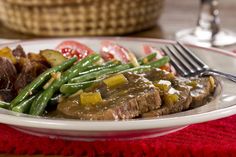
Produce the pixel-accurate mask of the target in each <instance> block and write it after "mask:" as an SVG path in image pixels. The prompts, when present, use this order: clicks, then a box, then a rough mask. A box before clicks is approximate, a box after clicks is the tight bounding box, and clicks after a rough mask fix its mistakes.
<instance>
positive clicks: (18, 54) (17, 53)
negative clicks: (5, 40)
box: [12, 45, 26, 58]
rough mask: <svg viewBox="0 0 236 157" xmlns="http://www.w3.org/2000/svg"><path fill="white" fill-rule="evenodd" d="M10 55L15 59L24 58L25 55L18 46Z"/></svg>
mask: <svg viewBox="0 0 236 157" xmlns="http://www.w3.org/2000/svg"><path fill="white" fill-rule="evenodd" d="M12 54H13V55H14V56H15V57H24V58H25V57H26V53H25V51H24V50H23V48H22V47H21V45H18V46H17V47H16V48H15V49H13V50H12Z"/></svg>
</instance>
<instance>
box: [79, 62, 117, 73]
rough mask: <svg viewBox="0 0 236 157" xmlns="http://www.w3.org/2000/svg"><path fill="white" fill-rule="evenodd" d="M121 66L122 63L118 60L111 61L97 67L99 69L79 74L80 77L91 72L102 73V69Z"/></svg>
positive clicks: (95, 68)
mask: <svg viewBox="0 0 236 157" xmlns="http://www.w3.org/2000/svg"><path fill="white" fill-rule="evenodd" d="M120 64H121V62H120V61H117V60H113V61H109V62H107V63H105V64H104V65H101V66H97V67H94V68H91V69H88V70H86V71H83V72H81V73H79V75H85V74H88V73H91V72H95V71H100V70H102V69H106V68H111V67H115V66H118V65H120Z"/></svg>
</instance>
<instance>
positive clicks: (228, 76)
mask: <svg viewBox="0 0 236 157" xmlns="http://www.w3.org/2000/svg"><path fill="white" fill-rule="evenodd" d="M202 75H215V76H220V77H224V78H226V79H228V80H231V81H233V82H235V83H236V76H235V75H232V74H228V73H224V72H221V71H217V70H213V69H209V70H207V71H205V72H203V73H202Z"/></svg>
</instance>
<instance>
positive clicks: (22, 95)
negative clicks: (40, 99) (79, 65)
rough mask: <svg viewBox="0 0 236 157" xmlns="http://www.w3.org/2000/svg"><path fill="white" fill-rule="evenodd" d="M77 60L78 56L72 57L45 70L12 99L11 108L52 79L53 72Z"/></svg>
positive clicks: (61, 69) (65, 67) (66, 67)
mask: <svg viewBox="0 0 236 157" xmlns="http://www.w3.org/2000/svg"><path fill="white" fill-rule="evenodd" d="M76 60H77V58H76V57H74V58H71V59H69V60H67V61H65V62H64V63H62V64H61V65H58V66H55V67H53V68H50V69H48V70H46V71H45V72H43V73H42V74H41V75H39V76H38V77H37V78H36V79H35V80H34V81H32V82H31V83H30V84H28V85H27V86H26V87H25V88H24V89H22V90H21V92H20V93H19V94H18V95H17V97H16V98H15V99H13V100H12V101H11V105H10V108H13V107H15V106H16V105H17V104H18V103H20V102H22V101H23V100H24V99H25V98H27V97H28V96H30V95H32V94H33V93H34V92H35V90H36V89H37V88H39V87H40V86H42V85H43V83H45V82H46V81H47V80H48V79H50V75H51V73H53V72H58V71H63V70H65V69H68V68H69V67H70V66H72V65H73V63H74V62H75V61H76Z"/></svg>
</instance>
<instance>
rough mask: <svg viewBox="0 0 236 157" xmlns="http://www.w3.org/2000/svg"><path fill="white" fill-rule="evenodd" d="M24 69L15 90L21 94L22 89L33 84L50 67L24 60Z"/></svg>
mask: <svg viewBox="0 0 236 157" xmlns="http://www.w3.org/2000/svg"><path fill="white" fill-rule="evenodd" d="M23 60H24V61H23V63H22V68H21V71H20V73H19V74H18V76H17V79H16V81H15V83H14V87H15V90H16V91H17V92H18V93H19V92H20V90H21V89H22V88H24V87H25V86H26V85H27V84H29V83H30V82H32V81H33V80H34V79H35V78H36V77H37V76H38V75H40V74H41V73H42V72H44V71H45V70H46V69H47V68H48V67H47V66H45V65H44V64H41V63H40V62H36V61H31V60H29V59H27V58H26V59H23Z"/></svg>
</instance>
